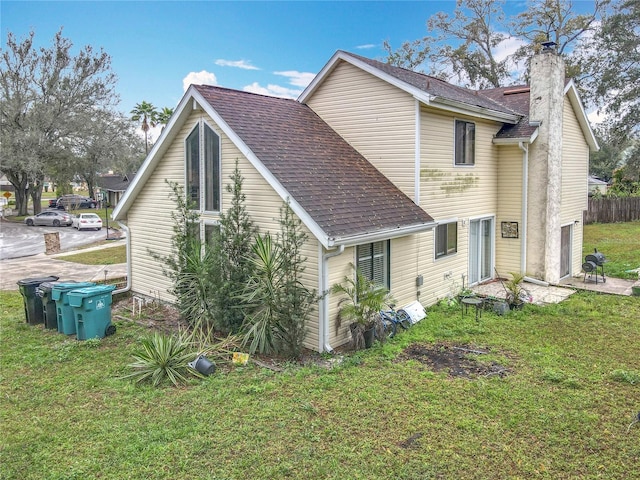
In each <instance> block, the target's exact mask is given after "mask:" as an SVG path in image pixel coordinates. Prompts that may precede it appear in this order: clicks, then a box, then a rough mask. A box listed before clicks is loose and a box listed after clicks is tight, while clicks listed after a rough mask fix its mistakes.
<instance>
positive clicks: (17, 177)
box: [4, 171, 29, 216]
mask: <svg viewBox="0 0 640 480" xmlns="http://www.w3.org/2000/svg"><path fill="white" fill-rule="evenodd" d="M4 173H5V175H6V176H7V180H9V182H10V183H11V185H13V188H14V192H13V194H14V196H15V197H16V209H17V210H18V215H20V216H25V215H27V204H28V203H29V195H28V192H27V184H28V183H27V176H26V175H24V174H23V175H21V172H6V171H5V172H4Z"/></svg>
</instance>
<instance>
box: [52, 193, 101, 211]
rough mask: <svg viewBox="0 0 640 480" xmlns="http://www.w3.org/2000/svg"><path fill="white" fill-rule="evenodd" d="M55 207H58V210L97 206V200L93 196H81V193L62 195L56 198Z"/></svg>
mask: <svg viewBox="0 0 640 480" xmlns="http://www.w3.org/2000/svg"><path fill="white" fill-rule="evenodd" d="M56 208H58V209H59V210H78V209H81V208H98V202H96V201H95V200H94V199H93V198H89V197H83V196H82V195H63V196H61V197H60V198H59V199H58V201H57V203H56Z"/></svg>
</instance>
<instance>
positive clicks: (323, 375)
mask: <svg viewBox="0 0 640 480" xmlns="http://www.w3.org/2000/svg"><path fill="white" fill-rule="evenodd" d="M0 304H1V305H2V307H1V308H2V310H1V315H0V328H1V331H2V355H1V360H0V361H1V381H0V394H1V398H2V408H1V409H0V425H2V427H1V428H2V439H1V440H0V478H3V479H34V480H35V479H38V480H40V479H43V478H47V479H65V480H67V479H76V478H77V479H94V478H126V479H145V480H151V479H178V478H180V479H182V478H194V479H195V478H198V479H247V478H251V479H280V478H295V479H311V478H313V479H316V478H323V479H357V478H362V479H389V478H393V479H426V478H447V479H448V478H456V479H457V478H465V479H488V478H491V479H497V478H523V479H529V478H549V479H560V478H566V479H569V478H571V479H574V478H584V479H588V478H606V479H629V478H634V477H635V478H637V476H638V472H639V471H640V424H636V425H633V426H632V427H631V428H629V425H630V424H631V422H632V420H633V417H634V415H636V414H637V413H638V411H639V410H640V347H639V345H638V332H639V331H640V299H638V298H633V297H626V298H623V297H613V296H605V295H599V294H594V293H578V294H575V295H573V296H572V297H571V298H570V299H569V300H567V301H565V302H563V303H562V304H560V305H554V306H550V307H545V308H541V307H535V306H527V308H526V309H525V310H524V311H522V312H517V313H512V314H510V315H509V316H504V317H499V316H496V315H493V314H492V313H489V312H487V313H485V314H484V315H483V316H482V320H481V321H480V322H479V323H476V322H475V320H474V317H473V316H472V315H467V316H465V317H464V318H463V317H462V316H461V314H460V310H458V309H447V308H444V307H443V308H441V307H435V308H432V309H430V311H429V315H428V317H427V318H426V319H425V320H423V321H422V322H421V323H419V324H418V325H416V326H415V327H413V328H412V329H410V330H408V331H407V332H403V333H402V334H400V335H399V336H397V337H396V338H395V339H393V340H392V341H391V342H390V343H388V344H386V345H384V346H377V347H375V348H374V349H371V350H369V351H366V352H361V353H357V354H351V355H349V356H347V357H346V359H345V361H344V362H343V363H342V364H341V365H340V366H336V367H334V368H333V369H325V368H322V367H320V366H307V367H299V366H295V365H290V366H289V367H287V366H286V365H285V369H284V371H283V372H274V371H272V370H269V369H266V368H261V367H259V366H257V365H255V364H249V365H248V366H246V367H235V368H233V367H229V368H221V369H220V370H223V371H218V372H216V374H215V375H213V376H211V377H208V378H207V379H205V380H197V379H193V380H192V381H191V382H190V383H189V384H188V385H186V386H184V387H181V388H173V387H165V388H159V389H154V388H152V387H150V386H144V385H143V386H136V385H134V384H132V383H130V382H129V381H127V380H123V379H120V378H119V377H121V376H122V375H123V374H125V373H127V372H128V370H127V368H126V365H127V364H128V363H130V362H131V361H132V357H131V353H132V352H133V351H134V349H135V348H136V347H137V345H138V339H139V338H140V337H141V336H143V335H147V334H148V329H146V328H143V327H141V326H139V325H137V324H135V323H134V322H131V321H127V320H124V319H119V320H118V321H117V322H116V324H117V327H118V331H117V333H116V335H114V336H111V337H107V338H105V339H103V340H100V341H98V340H90V341H86V342H77V341H76V340H74V339H73V338H66V337H64V336H62V335H60V334H58V333H54V332H51V331H45V330H43V328H42V327H40V326H29V325H27V324H25V323H24V317H23V313H22V305H21V304H22V300H21V298H20V296H19V294H17V293H8V292H2V293H0ZM436 342H437V343H440V344H443V345H447V344H454V343H455V344H460V345H464V346H466V347H469V348H470V349H471V348H473V349H484V350H487V351H489V352H490V353H489V354H488V355H474V354H469V355H468V357H469V358H470V359H473V360H475V361H478V362H481V363H485V364H488V363H493V362H495V363H497V364H499V365H501V366H503V367H504V368H506V369H507V370H508V373H507V375H506V376H499V375H490V376H480V377H475V378H465V377H450V376H449V375H448V374H447V373H446V372H441V373H435V372H434V371H432V369H431V368H430V367H429V366H427V365H426V364H425V363H423V362H422V361H420V360H419V359H416V358H415V357H414V358H413V359H411V360H405V359H403V356H402V354H401V353H402V351H403V349H405V348H406V347H408V346H409V345H412V344H416V343H417V344H426V345H431V344H432V343H436Z"/></svg>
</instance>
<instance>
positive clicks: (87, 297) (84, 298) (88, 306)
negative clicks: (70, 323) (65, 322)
mask: <svg viewBox="0 0 640 480" xmlns="http://www.w3.org/2000/svg"><path fill="white" fill-rule="evenodd" d="M115 288H116V286H115V285H96V286H95V287H87V288H81V289H79V290H72V291H71V292H69V293H68V297H69V305H71V306H72V307H73V315H74V318H75V321H76V332H77V333H76V335H77V336H76V338H77V339H78V340H88V339H90V338H104V337H106V336H107V335H113V334H114V333H115V332H116V327H115V325H112V324H111V292H112V291H113V290H115Z"/></svg>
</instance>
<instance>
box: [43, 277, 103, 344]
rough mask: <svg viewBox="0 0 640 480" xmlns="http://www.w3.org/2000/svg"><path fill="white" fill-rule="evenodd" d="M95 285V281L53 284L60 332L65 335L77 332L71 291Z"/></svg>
mask: <svg viewBox="0 0 640 480" xmlns="http://www.w3.org/2000/svg"><path fill="white" fill-rule="evenodd" d="M94 285H95V282H60V283H56V284H55V285H54V286H53V289H52V290H51V297H52V298H53V300H55V302H56V313H57V320H58V332H59V333H63V334H64V335H74V334H75V333H76V320H75V317H74V316H73V307H72V306H71V305H69V292H71V291H72V290H78V289H79V288H86V287H93V286H94Z"/></svg>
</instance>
